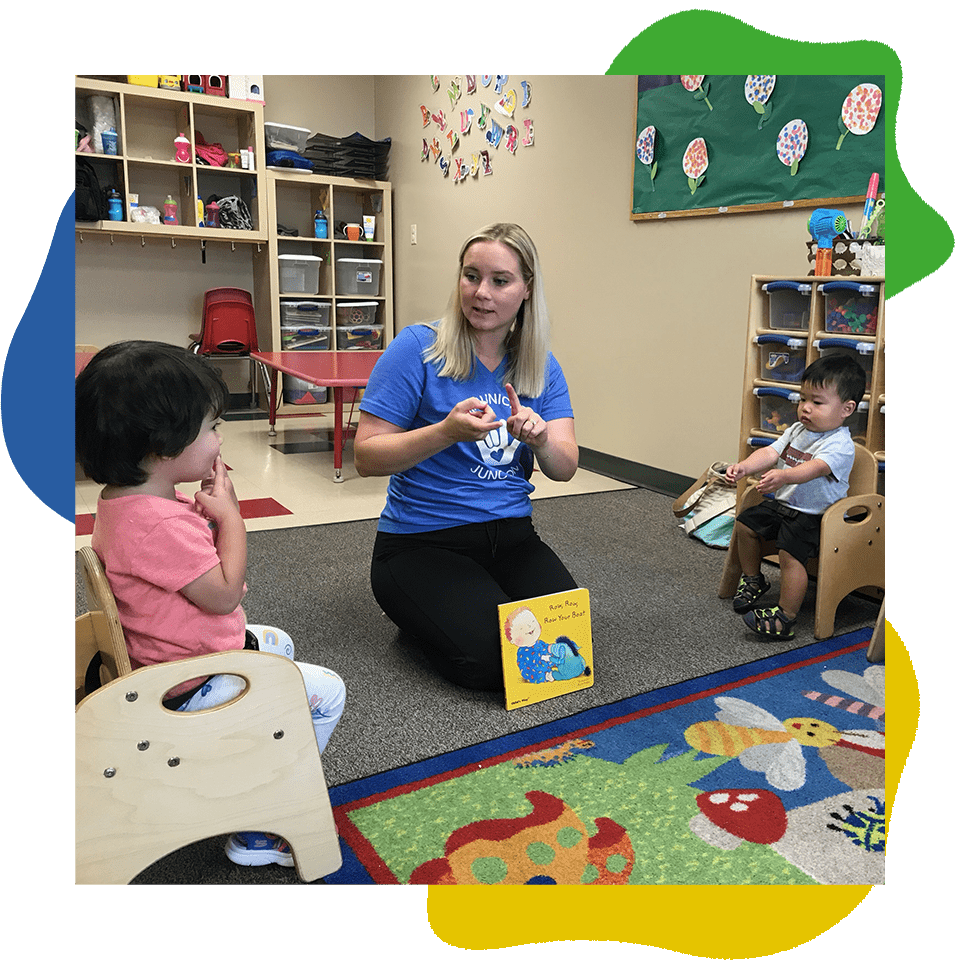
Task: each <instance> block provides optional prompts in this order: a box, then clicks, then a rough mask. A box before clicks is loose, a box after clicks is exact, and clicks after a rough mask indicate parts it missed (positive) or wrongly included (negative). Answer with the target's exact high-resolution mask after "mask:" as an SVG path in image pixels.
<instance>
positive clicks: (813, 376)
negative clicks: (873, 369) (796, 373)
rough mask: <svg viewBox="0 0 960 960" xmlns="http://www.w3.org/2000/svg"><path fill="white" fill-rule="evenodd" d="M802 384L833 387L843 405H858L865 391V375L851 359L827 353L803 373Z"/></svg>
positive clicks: (839, 354)
mask: <svg viewBox="0 0 960 960" xmlns="http://www.w3.org/2000/svg"><path fill="white" fill-rule="evenodd" d="M802 382H803V383H809V384H810V386H811V387H833V389H834V390H836V391H837V396H838V397H839V398H840V400H841V401H842V402H843V403H846V402H847V401H848V400H852V401H853V402H854V403H859V402H860V401H861V400H862V399H863V394H864V392H865V391H866V389H867V375H866V374H865V373H864V371H863V367H861V366H860V364H859V363H857V361H856V360H854V359H853V357H848V356H844V355H843V354H842V353H828V354H826V355H825V356H822V357H818V358H817V359H816V360H814V361H813V363H811V364H810V366H809V367H807V369H806V370H804V371H803V377H802Z"/></svg>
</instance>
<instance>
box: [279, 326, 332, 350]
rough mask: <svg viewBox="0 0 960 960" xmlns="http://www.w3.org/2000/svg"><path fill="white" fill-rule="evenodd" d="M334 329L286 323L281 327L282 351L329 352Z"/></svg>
mask: <svg viewBox="0 0 960 960" xmlns="http://www.w3.org/2000/svg"><path fill="white" fill-rule="evenodd" d="M332 335H333V328H332V327H319V326H310V325H308V324H305V323H285V324H282V325H281V327H280V349H281V350H329V349H330V342H331V338H332Z"/></svg>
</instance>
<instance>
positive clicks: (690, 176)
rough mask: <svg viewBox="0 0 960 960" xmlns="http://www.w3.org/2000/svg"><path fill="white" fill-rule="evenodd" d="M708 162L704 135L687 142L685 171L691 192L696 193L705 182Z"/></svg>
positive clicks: (684, 159)
mask: <svg viewBox="0 0 960 960" xmlns="http://www.w3.org/2000/svg"><path fill="white" fill-rule="evenodd" d="M711 109H712V108H711ZM707 164H708V160H707V144H706V142H705V141H704V139H703V137H697V138H696V140H691V141H690V142H689V143H688V144H687V149H686V152H685V153H684V155H683V172H684V173H685V174H686V175H687V183H688V184H689V185H690V193H691V194H693V193H696V192H697V187H699V186H700V184H701V183H702V182H703V176H704V171H705V170H706V169H707Z"/></svg>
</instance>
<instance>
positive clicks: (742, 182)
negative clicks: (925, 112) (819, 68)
mask: <svg viewBox="0 0 960 960" xmlns="http://www.w3.org/2000/svg"><path fill="white" fill-rule="evenodd" d="M746 79H747V78H746V75H737V76H710V75H706V76H705V77H704V79H703V84H702V86H703V89H704V90H707V97H706V100H709V103H710V106H712V107H713V109H712V110H711V109H710V107H708V106H707V103H706V100H705V99H702V98H701V99H697V98H695V96H694V93H692V92H690V91H688V90H686V89H685V88H684V86H683V85H682V84H681V83H672V84H670V85H668V86H663V87H657V88H655V89H652V90H638V94H637V125H636V135H639V133H640V132H641V131H642V130H644V129H645V128H646V127H648V126H650V125H653V126H654V127H656V131H657V133H656V141H655V152H654V160H655V161H656V163H657V173H656V177H655V179H654V180H653V181H652V182H651V179H650V170H651V167H650V166H648V165H646V164H644V163H641V162H640V160H639V159H637V157H636V154H635V155H634V174H633V209H632V213H631V218H632V219H635V220H642V219H650V218H657V217H663V216H667V217H669V216H693V215H698V214H707V213H715V212H717V211H718V209H721V208H728V211H727V212H731V213H735V212H748V211H750V210H761V209H763V210H769V209H778V208H782V207H783V206H791V205H792V206H824V205H827V204H826V203H825V201H829V202H830V203H829V205H836V204H838V203H840V202H844V201H849V200H856V199H862V198H863V196H864V195H865V193H866V191H867V183H868V181H869V179H870V174H871V173H873V172H874V171H876V172H877V173H879V174H880V191H881V192H883V190H884V124H885V117H886V110H885V105H884V106H881V108H880V114H879V116H878V118H877V121H876V124H875V126H874V127H873V129H872V130H871V131H870V132H869V133H866V134H862V135H859V136H858V135H855V134H853V133H848V134H847V135H846V136H845V137H844V138H843V142H842V143H841V145H840V149H839V150H838V149H837V141H838V140H839V139H840V135H841V133H842V132H843V131H844V130H846V127H845V126H843V125H842V123H841V121H840V114H841V110H842V107H843V103H844V100H845V99H846V98H847V95H848V94H849V93H850V91H851V90H853V89H854V88H855V87H856V86H857V85H858V84H861V83H872V84H875V85H876V86H878V87H879V88H880V90H881V91H885V85H884V77H883V76H882V75H880V76H871V75H860V74H857V75H850V76H777V80H776V84H775V86H774V89H773V93H772V95H771V97H770V99H769V101H768V103H767V104H766V109H767V110H768V114H767V115H766V116H765V117H763V118H762V117H761V115H759V114H758V113H757V112H756V110H755V109H754V107H753V105H752V104H750V103H748V102H747V100H746V98H745V96H744V84H745V82H746ZM761 119H763V120H764V122H763V124H762V126H761V125H760V121H761ZM794 119H801V120H803V121H804V122H805V123H806V125H807V130H808V133H809V143H808V145H807V150H806V153H805V155H804V156H803V159H801V160H800V162H799V164H798V165H797V173H796V175H795V176H791V175H790V167H788V166H786V165H785V164H783V163H782V162H781V161H780V159H779V158H778V156H777V151H776V144H777V137H778V135H779V133H780V131H781V129H782V128H783V127H784V126H785V125H786V124H787V123H788V122H790V121H791V120H794ZM697 137H702V138H703V139H704V140H705V141H706V144H707V155H708V166H707V169H706V172H705V174H704V177H703V180H702V182H701V183H700V185H699V186H698V187H697V189H696V191H695V192H693V193H691V190H690V185H689V183H688V181H687V175H686V173H684V171H683V166H682V162H683V155H684V152H685V151H686V149H687V145H688V144H689V143H690V142H691V141H692V140H694V139H696V138H697Z"/></svg>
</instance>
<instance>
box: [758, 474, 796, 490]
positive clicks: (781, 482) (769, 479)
mask: <svg viewBox="0 0 960 960" xmlns="http://www.w3.org/2000/svg"><path fill="white" fill-rule="evenodd" d="M790 482H791V481H790V477H789V476H788V473H787V471H786V470H768V471H767V472H766V473H765V474H764V475H763V476H762V477H761V478H760V480H759V481H758V483H757V492H758V493H773V492H774V491H775V490H779V489H780V488H781V487H783V486H786V485H787V484H788V483H790Z"/></svg>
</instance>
